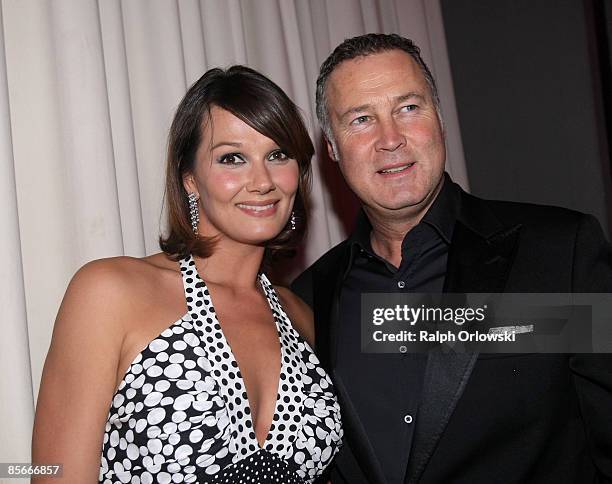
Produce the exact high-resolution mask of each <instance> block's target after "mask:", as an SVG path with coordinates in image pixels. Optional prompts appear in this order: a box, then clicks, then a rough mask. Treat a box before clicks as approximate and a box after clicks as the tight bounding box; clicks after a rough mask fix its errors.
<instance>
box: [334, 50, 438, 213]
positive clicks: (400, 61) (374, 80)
mask: <svg viewBox="0 0 612 484" xmlns="http://www.w3.org/2000/svg"><path fill="white" fill-rule="evenodd" d="M327 109H328V112H329V118H330V122H331V129H332V133H333V135H334V141H335V144H336V148H337V155H338V159H337V161H338V163H339V165H340V170H341V171H342V174H343V175H344V178H345V179H346V181H347V183H348V185H349V186H350V187H351V189H352V190H353V191H354V192H355V194H356V195H357V196H358V197H359V199H360V200H361V202H362V203H363V205H364V207H365V209H366V211H374V212H376V213H377V214H379V215H380V216H382V217H385V218H386V217H392V218H395V216H399V217H401V216H405V215H408V216H410V215H418V214H419V213H420V212H421V211H422V210H424V209H425V208H427V207H428V206H429V204H430V202H431V201H432V200H433V198H434V197H435V195H436V194H437V192H438V190H439V187H440V182H441V180H442V175H443V173H444V160H445V148H444V136H443V134H442V128H441V126H440V120H439V118H438V115H437V112H436V108H435V105H434V102H433V98H432V96H431V92H430V89H429V86H428V85H427V81H426V80H425V77H424V76H423V73H422V72H421V70H420V68H419V66H418V65H417V64H416V62H415V61H414V60H413V59H412V58H411V57H410V55H408V54H407V53H405V52H403V51H401V50H391V51H386V52H381V53H378V54H372V55H368V56H366V57H358V58H355V59H351V60H348V61H344V62H342V63H341V64H339V65H338V66H337V67H336V69H335V70H334V71H333V72H332V73H331V75H330V77H329V79H328V82H327ZM328 150H329V153H330V156H331V157H332V158H334V153H333V149H332V146H331V144H330V143H328Z"/></svg>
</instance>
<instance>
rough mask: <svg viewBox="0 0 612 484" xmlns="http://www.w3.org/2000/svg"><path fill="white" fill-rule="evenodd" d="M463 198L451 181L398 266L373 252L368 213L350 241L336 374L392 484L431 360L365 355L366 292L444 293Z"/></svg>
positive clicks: (402, 468) (403, 461) (408, 239)
mask: <svg viewBox="0 0 612 484" xmlns="http://www.w3.org/2000/svg"><path fill="white" fill-rule="evenodd" d="M459 200H460V199H459V194H458V192H457V189H456V188H455V186H454V185H453V183H452V182H451V181H450V179H449V178H448V176H445V179H444V182H443V186H442V189H441V190H440V193H439V194H438V196H437V197H436V199H435V200H434V203H433V204H432V205H431V207H430V209H429V210H428V211H427V213H426V214H425V216H424V217H423V219H422V220H421V222H420V223H419V224H417V225H416V226H415V227H414V228H413V229H412V230H410V231H409V232H408V233H407V234H406V236H405V237H404V240H403V242H402V261H401V263H400V266H399V268H396V267H394V266H393V265H392V264H391V263H389V262H388V261H386V260H385V259H383V258H382V257H380V256H378V255H377V254H375V253H374V251H373V250H372V245H371V243H370V232H371V230H372V227H371V225H370V223H369V221H368V219H367V217H366V216H365V214H364V213H363V212H362V213H361V214H360V216H359V219H358V221H357V226H356V229H355V231H354V232H353V234H352V235H351V237H350V238H349V242H350V245H351V257H350V263H349V266H348V268H347V271H346V272H345V279H344V285H343V288H342V292H341V296H340V327H339V331H338V359H337V368H336V372H337V374H338V375H339V376H340V378H341V379H342V380H343V382H344V385H345V387H346V389H347V391H348V393H349V397H350V399H351V402H352V404H353V407H354V408H355V411H356V412H357V414H358V416H359V418H360V420H361V423H362V424H363V427H364V430H365V432H366V434H367V436H368V439H369V441H370V444H371V446H372V448H373V449H374V453H375V454H376V457H377V458H378V461H379V463H380V465H381V468H382V469H383V472H384V474H385V476H386V478H387V482H389V483H396V482H397V483H399V482H403V481H404V475H405V473H406V467H407V464H408V457H409V455H410V449H411V444H412V437H413V433H414V426H415V424H416V420H417V419H418V414H417V410H418V406H419V401H420V395H421V388H422V381H423V375H424V373H425V364H426V361H427V355H425V354H409V353H406V354H401V353H398V354H381V353H378V354H375V353H362V352H361V331H360V321H361V318H360V316H361V314H360V309H361V294H362V293H366V292H423V293H439V292H442V289H443V286H444V279H445V276H446V262H447V258H448V250H449V246H450V241H451V238H452V233H453V228H454V225H455V220H456V214H457V211H458V204H459V203H460V202H459Z"/></svg>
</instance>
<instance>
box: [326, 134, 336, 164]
mask: <svg viewBox="0 0 612 484" xmlns="http://www.w3.org/2000/svg"><path fill="white" fill-rule="evenodd" d="M325 145H326V146H327V154H328V155H329V159H330V160H332V161H335V162H336V163H337V162H338V158H337V157H336V151H335V150H334V145H333V144H332V142H331V141H329V139H328V138H327V136H325Z"/></svg>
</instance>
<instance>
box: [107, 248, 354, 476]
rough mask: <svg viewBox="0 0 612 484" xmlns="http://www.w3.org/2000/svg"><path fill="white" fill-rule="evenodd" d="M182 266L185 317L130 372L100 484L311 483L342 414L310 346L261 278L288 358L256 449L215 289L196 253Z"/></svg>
mask: <svg viewBox="0 0 612 484" xmlns="http://www.w3.org/2000/svg"><path fill="white" fill-rule="evenodd" d="M180 265H181V272H182V275H183V283H184V287H185V297H186V299H187V307H188V313H187V314H185V315H184V316H183V317H182V318H181V319H179V320H178V321H176V322H175V323H173V324H172V325H170V326H169V327H168V328H167V329H165V330H164V331H163V332H162V333H161V334H160V335H159V336H157V337H156V338H155V339H154V340H153V341H151V342H150V343H149V344H148V346H147V347H146V348H145V349H143V350H142V352H141V353H140V354H139V355H138V356H137V357H136V358H135V359H134V361H133V362H132V364H131V365H130V367H129V368H128V370H127V371H126V374H125V376H124V379H123V381H122V382H121V384H120V385H119V388H118V390H117V393H116V394H115V395H114V397H113V400H112V404H111V408H110V412H109V416H108V419H107V423H106V432H105V434H104V442H103V448H102V458H101V465H100V482H104V483H132V484H134V483H142V484H150V483H168V484H170V483H182V482H186V483H194V482H197V483H201V482H214V483H249V484H250V483H274V482H279V483H280V482H282V483H287V484H292V483H294V482H295V483H302V482H312V481H313V480H314V478H316V477H317V476H318V475H320V474H321V473H322V471H323V470H324V469H325V468H326V467H327V465H328V464H329V463H330V462H331V459H332V458H333V456H334V455H335V453H336V452H337V451H338V449H339V447H340V445H341V441H342V427H341V423H340V408H339V405H338V402H337V400H336V396H335V394H334V391H333V387H332V386H331V382H330V379H329V377H328V376H327V374H326V373H325V371H324V370H323V369H322V368H321V367H320V365H319V361H318V360H317V358H316V356H315V355H314V353H313V352H312V349H311V348H310V346H309V345H308V344H307V343H306V342H305V341H304V340H303V339H302V338H301V337H300V335H299V334H298V333H297V332H296V331H295V329H294V328H293V327H292V326H291V323H290V321H289V318H288V317H287V315H286V314H285V312H284V311H283V308H282V306H281V304H280V301H279V299H278V297H277V295H276V292H275V291H274V288H273V287H272V285H271V284H270V282H269V281H268V279H267V277H266V276H265V275H263V274H260V276H259V280H260V284H261V286H262V287H263V289H264V291H265V294H266V297H267V299H268V303H269V304H270V308H271V310H272V313H273V315H274V320H275V322H276V327H277V330H278V334H279V337H280V343H281V358H282V359H281V373H280V379H279V386H278V395H277V401H276V409H275V412H274V418H273V421H272V425H271V427H270V431H269V434H268V436H267V437H266V440H265V442H264V445H263V447H260V446H259V443H258V442H257V439H256V437H255V432H254V429H253V423H252V420H251V412H250V408H249V403H248V399H247V394H246V389H245V386H244V381H243V380H242V376H241V374H240V370H239V368H238V364H237V363H236V360H235V358H234V355H233V354H232V351H231V349H230V347H229V344H228V342H227V340H226V339H225V337H224V335H223V332H222V330H221V326H220V325H219V321H218V320H217V317H216V314H215V308H214V307H213V304H212V300H211V297H210V293H209V292H208V289H207V287H206V284H205V283H204V281H203V280H202V279H201V278H200V277H199V275H198V273H197V270H196V268H195V262H194V260H193V257H191V256H188V257H187V258H185V259H183V260H182V261H181V262H180Z"/></svg>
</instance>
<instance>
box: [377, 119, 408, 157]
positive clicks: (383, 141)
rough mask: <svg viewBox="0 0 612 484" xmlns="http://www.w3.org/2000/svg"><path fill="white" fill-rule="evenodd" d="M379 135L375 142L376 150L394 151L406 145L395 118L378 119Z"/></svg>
mask: <svg viewBox="0 0 612 484" xmlns="http://www.w3.org/2000/svg"><path fill="white" fill-rule="evenodd" d="M378 129H379V136H378V141H377V143H376V149H377V150H378V151H395V150H397V149H399V148H402V147H404V146H405V145H406V137H405V136H404V134H403V133H402V132H401V131H400V129H399V127H398V125H397V122H396V121H395V119H393V118H391V119H386V120H381V121H379V125H378Z"/></svg>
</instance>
